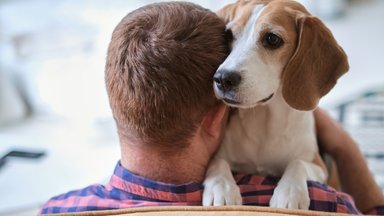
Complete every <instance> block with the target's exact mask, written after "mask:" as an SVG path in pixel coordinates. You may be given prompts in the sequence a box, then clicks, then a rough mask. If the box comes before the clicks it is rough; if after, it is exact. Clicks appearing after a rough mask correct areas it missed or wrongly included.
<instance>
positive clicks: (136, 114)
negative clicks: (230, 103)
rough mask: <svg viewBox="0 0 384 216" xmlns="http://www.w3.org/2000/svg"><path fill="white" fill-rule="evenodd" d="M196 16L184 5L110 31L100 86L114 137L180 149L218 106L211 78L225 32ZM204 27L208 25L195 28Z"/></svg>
mask: <svg viewBox="0 0 384 216" xmlns="http://www.w3.org/2000/svg"><path fill="white" fill-rule="evenodd" d="M198 8H199V9H196V5H194V6H193V4H191V3H183V4H180V3H178V4H172V3H167V4H164V3H157V4H156V7H153V5H147V6H145V7H143V8H140V9H137V10H135V11H133V12H131V13H129V14H128V15H127V16H126V17H125V18H124V19H123V20H122V21H121V22H120V23H119V24H118V26H117V27H116V28H115V30H114V32H113V35H112V40H111V43H110V45H109V49H108V56H107V63H106V68H105V80H106V87H107V92H108V96H109V100H110V106H111V109H112V112H113V115H114V117H115V120H116V124H117V127H118V131H119V135H120V136H126V137H127V136H129V138H131V139H132V138H134V139H135V141H136V142H138V143H144V144H148V143H156V144H159V145H164V146H179V147H180V146H184V145H185V144H186V143H188V142H187V140H188V139H189V138H190V137H191V135H192V133H193V131H194V130H195V128H196V124H197V123H199V122H201V119H202V116H203V114H204V112H206V110H208V108H209V107H211V106H213V105H214V104H215V103H216V102H217V100H216V99H215V97H214V93H213V88H212V83H213V74H214V73H215V71H216V69H217V68H218V66H219V65H220V63H222V62H223V61H224V59H225V58H226V56H227V55H228V53H229V48H228V41H227V38H226V36H225V34H224V32H225V24H224V22H223V21H222V20H221V19H219V18H218V17H217V15H216V14H214V13H213V12H210V11H208V10H206V9H204V8H201V7H198ZM169 16H172V17H177V19H169V18H167V17H169ZM169 20H171V21H169ZM204 22H205V23H207V22H209V23H211V24H210V25H200V24H201V23H204ZM207 26H210V27H211V28H207ZM192 29H193V31H192ZM127 131H129V133H127Z"/></svg>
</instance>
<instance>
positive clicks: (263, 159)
mask: <svg viewBox="0 0 384 216" xmlns="http://www.w3.org/2000/svg"><path fill="white" fill-rule="evenodd" d="M316 150H317V147H316V139H315V134H314V124H313V117H312V114H311V113H303V112H301V113H297V112H296V111H293V112H291V111H289V112H285V111H284V110H282V111H281V112H278V113H276V112H274V111H273V110H270V109H268V108H267V107H257V108H252V109H248V110H241V111H239V112H238V113H236V114H234V115H233V116H232V117H231V120H230V122H229V125H228V127H227V131H226V134H225V137H224V140H223V143H222V145H221V148H220V150H219V153H218V156H219V157H221V158H224V159H226V160H227V161H228V163H229V164H230V165H231V168H232V169H233V170H234V171H238V172H242V173H252V174H256V173H258V174H268V175H281V174H282V173H283V171H284V170H285V168H286V165H287V164H288V163H289V162H290V161H292V160H296V159H301V160H305V161H311V160H312V159H313V158H312V157H313V155H314V153H315V151H316Z"/></svg>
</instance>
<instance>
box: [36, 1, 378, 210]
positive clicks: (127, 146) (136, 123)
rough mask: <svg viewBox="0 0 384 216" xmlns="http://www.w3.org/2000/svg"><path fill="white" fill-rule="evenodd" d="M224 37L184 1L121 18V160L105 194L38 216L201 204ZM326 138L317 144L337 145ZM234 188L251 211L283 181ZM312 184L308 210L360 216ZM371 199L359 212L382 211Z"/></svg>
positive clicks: (220, 121) (114, 90)
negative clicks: (214, 88)
mask: <svg viewBox="0 0 384 216" xmlns="http://www.w3.org/2000/svg"><path fill="white" fill-rule="evenodd" d="M224 32H225V25H224V23H223V22H222V21H221V20H220V19H219V18H218V17H217V16H216V15H215V14H214V13H212V12H210V11H208V10H206V9H204V8H201V7H199V6H197V5H194V4H191V3H186V2H170V3H158V4H152V5H148V6H145V7H142V8H140V9H137V10H135V11H133V12H131V13H130V14H128V15H127V16H126V17H125V18H123V20H122V21H121V22H120V23H119V24H118V26H117V27H116V29H115V30H114V32H113V35H112V40H111V43H110V45H109V49H108V57H107V63H106V74H105V75H106V86H107V91H108V96H109V100H110V106H111V109H112V112H113V116H114V118H115V121H116V125H117V129H118V135H119V138H120V146H121V160H120V161H119V163H118V164H117V166H116V168H115V172H114V174H113V176H112V178H111V180H110V183H109V184H107V185H106V186H103V185H98V184H97V185H91V186H89V187H87V188H84V189H81V190H76V191H72V192H69V193H66V194H63V195H59V196H56V197H54V198H52V199H51V200H50V201H48V202H47V203H46V204H45V205H44V206H43V208H42V210H41V213H42V214H45V213H59V212H78V211H90V210H106V209H118V208H130V207H141V206H158V205H201V199H202V197H201V196H202V191H203V186H202V184H201V182H203V179H204V175H205V170H206V168H207V166H208V163H209V160H210V158H211V157H212V156H213V155H214V153H215V151H216V150H217V149H218V146H219V143H220V141H221V138H222V134H223V132H224V128H225V125H226V122H227V117H228V108H226V106H225V105H223V104H222V103H221V102H219V101H217V100H216V99H215V97H214V94H213V88H212V83H213V80H212V77H213V74H214V72H215V71H216V69H217V68H218V66H219V65H220V63H221V62H223V61H224V59H225V58H226V56H227V55H228V53H229V48H228V41H227V38H226V35H225V33H224ZM325 119H326V118H325ZM326 120H327V119H326ZM326 120H325V121H326ZM318 124H319V125H321V124H322V123H321V121H319V122H318ZM318 128H321V127H318ZM331 129H332V128H331ZM326 130H328V128H325V127H323V129H322V130H321V131H324V134H328V133H327V132H326ZM321 131H320V132H319V135H320V136H321V137H320V140H321V141H322V142H324V143H327V144H329V143H332V142H331V141H330V140H332V137H331V138H330V137H327V136H323V135H322V133H321ZM328 139H329V140H328ZM340 142H341V143H342V140H341V141H340ZM332 145H333V144H329V152H330V153H332V152H333V151H332V150H331V149H332V148H331V147H332ZM362 169H363V170H364V169H366V166H365V167H364V166H363V167H362ZM368 172H369V171H368ZM236 179H237V182H238V184H239V185H240V187H241V191H242V192H243V198H244V199H243V202H244V204H247V205H268V203H269V199H270V197H271V195H272V193H273V189H274V187H275V186H276V183H277V181H278V179H277V178H274V177H263V176H252V175H242V174H238V175H236ZM308 184H309V189H310V196H311V200H312V202H311V207H310V208H311V209H314V210H322V211H339V212H349V213H358V210H357V209H356V208H355V207H354V204H353V201H352V200H351V199H350V197H349V196H348V195H346V194H342V193H339V192H336V191H335V190H333V189H331V188H329V187H327V186H326V185H322V184H319V183H316V182H308ZM363 184H364V182H363ZM369 188H371V187H369ZM261 189H262V190H263V191H260V190H261ZM376 189H377V188H376ZM372 191H373V190H372ZM372 191H371V192H372ZM357 195H365V194H363V193H360V192H359V193H358V194H357ZM319 197H327V200H322V199H321V198H320V199H319ZM316 198H317V199H316ZM372 200H373V201H375V202H376V203H374V205H372V206H370V205H362V208H363V207H364V210H369V209H371V208H373V207H375V206H376V205H378V204H382V203H379V202H381V201H382V200H381V199H378V200H375V199H372ZM365 208H367V209H365Z"/></svg>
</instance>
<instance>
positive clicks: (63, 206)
mask: <svg viewBox="0 0 384 216" xmlns="http://www.w3.org/2000/svg"><path fill="white" fill-rule="evenodd" d="M105 191H106V188H105V187H104V186H103V185H100V184H93V185H90V186H88V187H85V188H82V189H78V190H73V191H69V192H67V193H64V194H60V195H57V196H54V197H52V198H51V199H49V200H48V201H47V202H46V203H45V204H44V205H43V207H42V208H41V209H40V214H52V213H66V212H79V211H90V210H96V209H95V207H96V206H99V204H98V203H99V202H100V200H103V199H105V198H107V197H106V195H107V193H105Z"/></svg>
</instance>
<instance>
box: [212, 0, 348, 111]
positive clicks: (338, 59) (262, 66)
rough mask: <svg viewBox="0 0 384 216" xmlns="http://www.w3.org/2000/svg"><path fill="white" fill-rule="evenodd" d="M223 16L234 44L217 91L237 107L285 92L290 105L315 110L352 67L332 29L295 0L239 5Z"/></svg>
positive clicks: (240, 2) (252, 0) (218, 75)
mask: <svg viewBox="0 0 384 216" xmlns="http://www.w3.org/2000/svg"><path fill="white" fill-rule="evenodd" d="M218 15H219V16H220V17H221V18H222V19H224V20H225V22H226V23H227V30H228V31H229V32H230V33H232V35H233V39H234V40H233V43H232V52H231V53H230V55H229V56H228V58H227V59H226V60H225V61H224V62H223V64H222V65H221V66H220V67H219V69H218V70H217V72H216V73H215V75H214V80H215V82H214V88H215V93H216V96H217V97H218V98H220V99H222V100H224V101H225V102H226V103H227V104H229V105H231V106H235V107H254V106H257V105H259V104H264V103H267V102H268V101H269V100H270V99H271V98H272V97H273V96H274V95H276V93H277V91H279V90H280V89H281V91H282V96H283V98H284V99H285V101H286V103H287V104H288V105H290V106H291V107H293V108H295V109H298V110H312V109H314V108H315V107H316V106H317V104H318V102H319V99H320V98H321V97H322V96H324V95H325V94H327V93H328V92H329V91H330V90H331V89H332V87H333V86H334V85H335V84H336V81H337V79H338V78H339V77H340V76H341V75H342V74H344V73H345V72H346V71H347V70H348V68H349V66H348V61H347V56H346V55H345V53H344V51H343V49H342V48H341V47H340V46H339V45H338V44H337V42H336V40H335V38H334V37H333V35H332V33H331V32H330V31H329V29H328V28H327V27H326V26H325V25H324V24H323V23H322V22H321V21H320V20H319V19H318V18H316V17H313V16H311V15H310V13H309V12H308V11H307V10H306V9H305V8H304V7H303V6H302V5H301V4H299V3H297V2H295V1H287V0H275V1H271V0H270V1H268V0H264V1H263V0H238V2H236V3H234V4H230V5H228V6H226V7H224V8H223V9H221V10H220V11H219V12H218Z"/></svg>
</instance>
